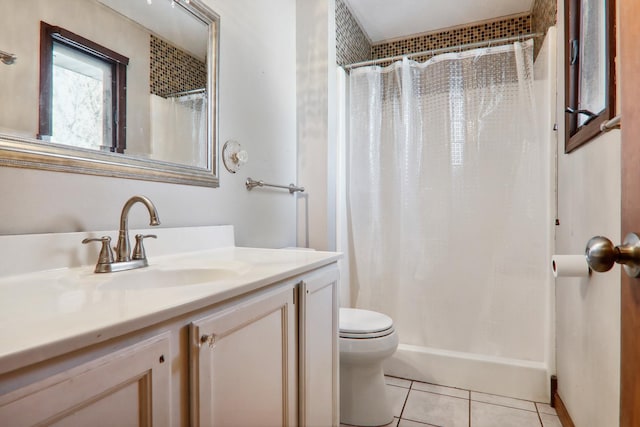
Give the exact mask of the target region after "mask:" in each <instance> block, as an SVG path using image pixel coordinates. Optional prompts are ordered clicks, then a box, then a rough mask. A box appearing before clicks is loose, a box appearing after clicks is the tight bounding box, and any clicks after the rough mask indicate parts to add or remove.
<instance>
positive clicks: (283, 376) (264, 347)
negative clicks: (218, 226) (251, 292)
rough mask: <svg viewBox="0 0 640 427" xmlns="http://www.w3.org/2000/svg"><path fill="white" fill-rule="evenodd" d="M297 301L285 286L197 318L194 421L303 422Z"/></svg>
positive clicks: (227, 426) (244, 425) (229, 425)
mask: <svg viewBox="0 0 640 427" xmlns="http://www.w3.org/2000/svg"><path fill="white" fill-rule="evenodd" d="M293 302H294V288H293V286H285V287H284V288H279V289H278V290H275V291H272V292H268V293H266V294H262V295H260V296H255V297H250V298H248V299H246V300H244V301H239V302H237V303H235V304H234V305H233V306H232V307H230V308H229V309H225V310H222V311H220V312H218V313H214V314H212V315H210V316H207V317H204V318H202V319H200V320H198V321H195V322H193V323H192V324H191V326H190V341H191V350H192V351H191V356H190V358H191V362H190V363H191V424H192V425H194V426H203V427H211V426H224V427H233V426H241V427H249V426H292V425H297V420H296V417H297V395H296V384H297V377H296V372H297V363H296V345H297V344H296V323H295V322H296V313H295V307H294V306H293Z"/></svg>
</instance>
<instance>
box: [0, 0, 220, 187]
mask: <svg viewBox="0 0 640 427" xmlns="http://www.w3.org/2000/svg"><path fill="white" fill-rule="evenodd" d="M0 5H1V6H2V10H3V11H4V13H2V14H0V52H6V53H8V54H11V55H14V56H12V60H9V61H2V62H0V111H2V114H0V166H12V167H26V168H37V169H45V170H55V171H64V172H74V173H86V174H93V175H102V176H114V177H122V178H131V179H143V180H150V181H160V182H172V183H180V184H190V185H201V186H208V187H217V186H218V160H217V158H218V155H217V87H218V78H217V71H218V31H219V17H218V15H217V14H216V13H215V12H213V11H212V10H211V9H209V8H208V7H207V6H206V5H204V4H203V3H202V2H201V0H173V1H172V0H56V1H55V2H52V1H50V0H32V1H29V2H23V1H18V0H0Z"/></svg>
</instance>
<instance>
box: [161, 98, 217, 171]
mask: <svg viewBox="0 0 640 427" xmlns="http://www.w3.org/2000/svg"><path fill="white" fill-rule="evenodd" d="M150 97H151V157H152V158H153V159H157V160H163V161H168V162H173V163H180V164H182V165H188V166H196V167H201V168H205V167H207V166H209V165H208V162H209V160H208V159H209V156H208V153H209V150H208V144H207V98H206V93H205V92H203V93H197V94H189V95H182V96H178V97H168V98H163V97H161V96H158V95H154V94H151V95H150Z"/></svg>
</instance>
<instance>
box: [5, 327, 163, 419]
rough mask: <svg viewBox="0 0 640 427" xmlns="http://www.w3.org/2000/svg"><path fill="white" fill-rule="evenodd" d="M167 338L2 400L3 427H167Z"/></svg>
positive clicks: (126, 349) (131, 349)
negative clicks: (35, 426)
mask: <svg viewBox="0 0 640 427" xmlns="http://www.w3.org/2000/svg"><path fill="white" fill-rule="evenodd" d="M165 360H167V361H168V360H170V359H169V338H168V335H165V334H163V335H160V336H158V337H154V338H152V339H149V340H145V341H143V342H140V343H138V344H136V345H133V346H130V347H127V348H125V349H123V350H119V351H116V352H114V353H111V354H109V355H107V356H103V357H100V358H98V359H95V360H93V361H90V362H87V363H85V364H82V365H80V366H77V367H74V368H71V369H69V370H67V371H64V372H62V373H59V374H56V375H54V376H52V377H50V378H47V379H44V380H42V381H39V382H37V383H35V384H31V385H29V386H26V387H24V388H21V389H19V390H16V391H14V392H11V393H9V394H6V395H3V396H0V425H4V426H11V427H19V426H34V425H37V426H44V425H46V426H65V427H66V426H168V425H169V411H170V398H169V385H170V382H169V381H170V380H169V378H170V374H171V372H170V366H169V365H170V364H169V363H168V362H165Z"/></svg>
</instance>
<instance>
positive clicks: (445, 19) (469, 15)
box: [344, 0, 533, 43]
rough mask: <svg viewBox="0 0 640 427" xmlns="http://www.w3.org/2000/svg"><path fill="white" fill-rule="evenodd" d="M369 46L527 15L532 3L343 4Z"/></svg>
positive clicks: (433, 0)
mask: <svg viewBox="0 0 640 427" xmlns="http://www.w3.org/2000/svg"><path fill="white" fill-rule="evenodd" d="M344 1H345V2H346V3H347V5H348V6H349V9H350V10H351V12H352V13H353V15H354V17H355V18H356V19H357V20H358V23H359V24H360V26H361V27H362V29H363V30H364V31H365V33H367V35H368V36H369V38H370V39H371V41H372V42H373V43H377V42H380V41H383V40H390V39H395V38H402V37H406V36H409V35H412V34H418V33H425V32H429V31H434V30H438V29H442V28H447V27H454V26H458V25H462V24H469V23H472V22H478V21H484V20H488V19H494V18H498V17H501V16H507V15H514V14H518V13H526V12H530V11H531V7H532V5H533V0H344Z"/></svg>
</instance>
